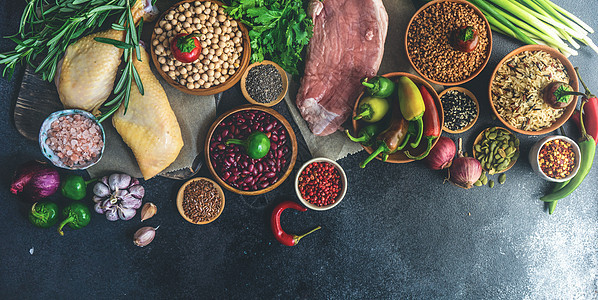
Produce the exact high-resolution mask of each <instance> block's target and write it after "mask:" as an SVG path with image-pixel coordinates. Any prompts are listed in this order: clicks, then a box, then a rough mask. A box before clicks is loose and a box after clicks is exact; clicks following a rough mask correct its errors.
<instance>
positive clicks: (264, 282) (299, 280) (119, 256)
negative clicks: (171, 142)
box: [0, 0, 598, 299]
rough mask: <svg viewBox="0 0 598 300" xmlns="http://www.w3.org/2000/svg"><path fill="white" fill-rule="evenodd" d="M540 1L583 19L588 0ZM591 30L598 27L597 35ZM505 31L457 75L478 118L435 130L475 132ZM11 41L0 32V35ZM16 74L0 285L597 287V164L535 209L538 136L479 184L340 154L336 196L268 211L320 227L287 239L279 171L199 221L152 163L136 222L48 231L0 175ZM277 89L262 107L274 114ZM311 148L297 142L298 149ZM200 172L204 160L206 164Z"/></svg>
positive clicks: (381, 290) (307, 292)
mask: <svg viewBox="0 0 598 300" xmlns="http://www.w3.org/2000/svg"><path fill="white" fill-rule="evenodd" d="M24 2H25V1H22V0H20V1H9V0H0V36H6V35H9V34H12V33H14V32H16V29H17V26H18V20H19V17H20V13H21V11H22V9H23V7H24V5H25V3H24ZM554 2H555V3H558V4H562V6H564V7H565V8H567V9H568V10H569V11H571V12H572V13H574V14H575V15H577V16H579V17H580V18H581V19H583V20H585V21H586V22H588V23H589V24H590V25H591V26H593V27H594V28H597V29H598V21H596V18H595V8H596V1H595V0H582V1H572V0H555V1H554ZM391 22H392V20H391ZM592 38H593V39H594V40H595V41H598V35H596V34H594V35H592ZM519 46H520V44H519V43H518V42H516V41H513V40H509V39H506V38H504V37H503V36H500V35H498V34H495V35H494V48H493V52H492V57H491V59H490V62H489V63H488V65H487V66H486V68H485V70H484V71H483V72H482V73H481V74H480V75H479V76H478V77H477V78H475V79H474V80H472V81H471V82H469V83H467V84H465V85H464V86H465V87H466V88H468V89H470V90H472V91H473V92H474V93H475V94H476V95H477V96H478V99H479V100H480V102H481V105H482V107H481V115H480V119H479V121H478V122H477V124H476V125H475V127H474V128H473V129H471V130H470V131H468V132H467V133H465V134H462V135H448V136H449V137H451V138H453V139H456V138H457V137H463V138H464V142H465V145H468V146H469V147H471V143H473V139H474V137H475V134H477V133H478V132H479V131H481V130H482V129H483V128H486V127H487V126H489V125H499V123H498V121H492V119H491V111H490V109H489V104H488V100H487V96H486V95H487V87H488V79H489V76H490V74H491V72H492V70H493V69H494V67H495V66H496V64H497V63H498V61H499V60H500V59H501V58H502V57H504V55H506V54H507V53H508V52H510V51H511V50H513V49H515V48H517V47H519ZM12 47H14V45H13V44H12V43H10V42H8V41H7V40H5V39H1V40H0V51H7V50H9V49H11V48H12ZM387 51H389V50H388V49H387ZM597 57H598V54H596V53H594V52H592V51H591V50H590V48H589V47H582V49H581V50H580V54H579V56H576V57H571V58H570V60H571V62H572V63H573V64H574V65H575V66H579V67H580V71H581V73H582V76H584V78H585V81H586V83H587V84H588V85H589V86H590V87H591V88H592V89H594V92H595V93H598V75H597V74H598V73H597V72H596V70H597V69H598V63H597V60H596V58H597ZM22 74H23V69H22V68H20V69H17V72H16V73H15V76H14V77H13V79H12V80H10V81H9V80H6V79H0V113H1V115H0V116H1V117H0V128H1V130H0V140H1V143H0V163H1V164H2V166H3V167H2V169H3V172H2V173H1V174H0V236H2V238H3V241H2V242H0V298H2V299H7V298H8V299H10V298H15V299H16V298H19V299H21V298H45V299H75V298H81V297H91V298H94V299H95V298H124V297H127V296H129V297H136V298H141V297H144V298H145V297H147V298H222V297H224V298H288V297H290V298H336V299H346V298H421V299H431V298H449V299H452V298H468V299H482V298H493V299H521V298H525V299H550V298H554V299H572V298H578V299H579V298H586V299H587V298H597V297H598V277H597V273H598V243H597V241H598V205H597V200H598V199H597V197H596V186H597V184H598V170H596V169H594V170H592V171H591V172H590V174H589V176H588V177H587V178H586V180H585V181H584V182H583V183H582V185H581V186H580V187H579V189H578V190H577V191H575V192H574V193H573V194H572V195H571V196H570V197H568V198H567V199H565V200H562V201H560V202H559V204H558V207H557V209H556V212H555V214H554V215H548V213H547V211H546V209H545V207H544V205H543V203H541V202H540V201H539V200H538V198H539V196H541V195H543V194H544V193H545V192H547V191H548V190H549V189H550V187H551V184H549V183H548V182H545V181H543V180H542V179H540V178H539V177H538V176H536V175H535V174H534V173H532V169H531V167H530V165H529V163H528V160H527V153H528V151H529V149H530V147H531V145H532V144H533V143H534V142H535V141H537V140H538V139H540V138H541V137H529V136H522V135H518V137H519V138H520V139H521V153H522V155H521V157H520V158H519V160H518V161H517V164H516V165H515V166H514V167H513V169H511V170H510V171H508V172H507V181H506V183H505V184H504V185H497V186H496V187H494V189H490V188H488V187H482V188H474V189H471V190H463V189H460V188H457V187H455V186H452V185H450V184H443V179H444V177H445V174H444V173H443V172H433V171H429V170H427V169H426V168H425V167H424V166H423V165H422V164H420V163H411V164H383V163H381V162H379V161H374V162H372V163H371V164H370V165H369V166H368V167H367V168H366V169H360V168H359V167H358V163H359V162H360V161H361V160H363V159H364V158H365V157H366V153H365V152H363V151H362V152H360V153H358V154H356V155H353V156H349V157H347V158H345V159H342V160H340V161H339V162H340V164H341V165H342V166H343V168H345V171H346V172H347V176H348V181H349V185H348V191H347V196H346V198H345V199H344V200H343V202H342V203H341V204H340V205H339V206H337V207H336V208H334V209H333V210H330V211H326V212H316V211H308V212H305V213H295V212H288V213H285V214H284V215H283V222H284V224H285V228H286V229H287V231H288V232H296V233H299V232H304V231H307V230H308V229H311V228H313V227H315V226H316V225H321V226H322V227H323V229H322V230H320V231H318V232H316V233H314V234H312V235H310V236H309V237H306V238H305V239H303V240H302V241H301V243H300V244H299V245H298V246H296V247H286V246H282V245H280V244H278V242H277V241H276V240H275V239H274V237H273V235H272V233H271V232H270V228H269V216H270V213H271V211H272V208H273V206H274V205H275V204H276V203H278V202H280V201H282V200H285V199H290V200H295V201H298V200H297V199H296V196H295V194H294V190H293V187H292V184H291V180H287V181H286V182H285V183H284V184H283V185H282V186H280V187H279V188H278V189H277V190H275V191H273V192H271V193H269V194H266V195H262V196H255V197H242V196H239V195H236V194H233V193H230V192H226V207H225V210H224V212H223V213H222V215H221V216H220V218H219V219H218V220H216V221H215V222H213V223H211V224H209V225H204V226H197V225H192V224H190V223H187V222H186V221H184V220H183V219H182V218H181V217H180V215H179V214H178V212H177V210H176V205H175V202H174V195H175V193H176V191H177V190H178V188H179V187H180V186H181V185H182V182H179V181H175V180H169V179H164V178H155V179H152V180H150V181H147V182H144V183H143V184H144V186H145V187H146V191H147V194H146V196H145V198H144V200H145V201H151V202H154V203H156V204H157V205H158V214H157V215H156V216H155V217H154V218H152V219H150V220H148V221H145V222H144V223H140V222H139V219H138V218H137V217H136V218H135V219H133V220H131V221H127V222H123V221H119V222H109V221H107V220H106V219H105V218H104V217H103V216H100V215H97V214H95V213H93V218H92V221H91V223H90V225H89V226H88V227H86V228H84V229H81V230H76V231H74V230H70V229H67V230H68V231H67V232H66V234H65V236H63V237H61V236H59V235H58V234H57V233H56V231H55V229H48V230H43V229H38V228H35V227H33V226H32V225H31V224H30V223H29V221H28V220H27V218H26V211H27V209H28V206H27V205H25V204H23V203H21V202H19V201H18V200H17V199H16V198H15V197H14V196H13V195H12V194H10V193H9V191H8V186H9V183H10V180H11V176H12V172H13V171H14V170H15V168H16V167H17V165H18V164H20V163H21V162H23V161H25V160H28V159H32V158H37V159H41V158H43V157H42V155H41V153H40V151H39V148H38V145H37V144H36V143H35V142H32V141H29V140H26V139H25V138H23V137H21V136H20V135H19V134H18V133H17V131H16V129H15V127H14V123H13V117H12V111H13V106H14V103H15V100H16V97H17V94H18V90H19V85H20V80H21V77H22ZM223 99H225V100H226V101H225V102H224V103H225V104H223V105H221V107H219V112H222V111H224V110H226V109H227V108H230V107H232V106H234V105H237V104H241V103H243V102H244V100H243V99H242V96H241V94H240V92H239V87H238V85H237V86H235V87H234V89H233V90H231V91H228V92H226V93H225V94H224V95H223ZM284 105H285V104H284V103H282V104H279V105H277V106H276V107H275V108H276V109H277V110H279V111H281V112H283V113H284V114H285V115H287V116H288V111H287V108H286V107H285V106H284ZM568 132H574V131H573V129H572V128H569V130H568ZM571 135H572V136H574V134H573V133H571ZM310 156H311V155H310V154H309V152H308V151H307V150H306V148H305V147H301V152H300V155H299V159H298V162H297V165H300V164H301V162H302V161H305V160H307V159H309V158H310ZM200 175H206V176H209V174H208V172H207V170H206V169H202V170H201V171H200ZM291 176H295V173H292V174H291ZM53 199H54V200H56V201H57V202H58V203H59V204H60V205H64V204H65V203H66V201H64V200H63V199H60V198H59V197H53ZM85 201H86V203H88V204H89V205H90V206H91V201H90V200H85ZM158 225H160V229H159V230H158V232H157V236H156V239H155V240H154V242H153V243H152V244H150V245H149V246H147V247H145V248H138V247H136V246H134V245H133V243H132V235H133V233H134V232H135V231H136V230H137V229H138V228H139V227H141V226H158ZM30 249H34V251H33V254H30Z"/></svg>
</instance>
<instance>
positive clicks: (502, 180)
mask: <svg viewBox="0 0 598 300" xmlns="http://www.w3.org/2000/svg"><path fill="white" fill-rule="evenodd" d="M505 181H507V174H505V173H502V174H500V176H498V183H500V184H503V183H505Z"/></svg>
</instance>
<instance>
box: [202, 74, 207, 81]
mask: <svg viewBox="0 0 598 300" xmlns="http://www.w3.org/2000/svg"><path fill="white" fill-rule="evenodd" d="M201 79H203V80H204V81H208V74H206V73H203V74H201Z"/></svg>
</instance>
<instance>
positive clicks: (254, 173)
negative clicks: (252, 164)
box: [251, 169, 259, 176]
mask: <svg viewBox="0 0 598 300" xmlns="http://www.w3.org/2000/svg"><path fill="white" fill-rule="evenodd" d="M251 173H252V174H253V176H257V174H259V173H258V172H257V169H253V171H251Z"/></svg>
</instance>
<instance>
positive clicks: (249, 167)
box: [247, 164, 255, 172]
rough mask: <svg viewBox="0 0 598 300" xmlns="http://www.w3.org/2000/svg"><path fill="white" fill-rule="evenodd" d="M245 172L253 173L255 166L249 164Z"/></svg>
mask: <svg viewBox="0 0 598 300" xmlns="http://www.w3.org/2000/svg"><path fill="white" fill-rule="evenodd" d="M247 170H248V171H249V172H253V170H255V166H254V165H253V164H250V165H249V166H247Z"/></svg>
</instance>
